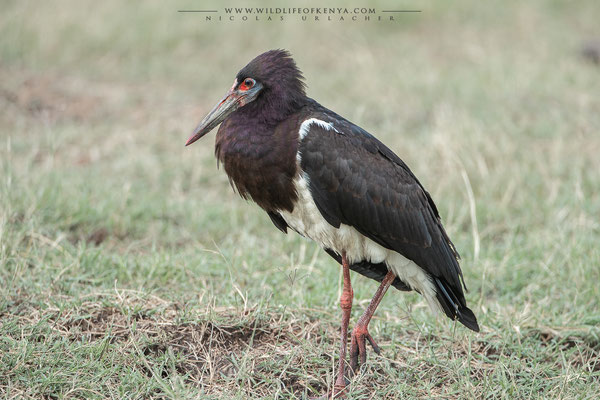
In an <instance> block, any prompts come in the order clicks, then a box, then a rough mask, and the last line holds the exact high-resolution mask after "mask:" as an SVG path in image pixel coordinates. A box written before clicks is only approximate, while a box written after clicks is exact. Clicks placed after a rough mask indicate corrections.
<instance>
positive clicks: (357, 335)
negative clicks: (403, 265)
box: [350, 271, 396, 372]
mask: <svg viewBox="0 0 600 400" xmlns="http://www.w3.org/2000/svg"><path fill="white" fill-rule="evenodd" d="M395 278H396V275H394V273H393V272H392V271H389V272H388V273H387V274H386V276H385V278H383V281H381V285H379V288H378V289H377V291H376V292H375V296H373V299H371V303H369V306H368V307H367V309H366V310H365V312H364V314H363V315H361V317H360V318H359V319H358V323H357V324H356V326H355V327H354V329H353V330H352V341H351V343H350V366H351V367H352V371H354V372H355V371H356V368H357V366H358V356H359V355H360V363H361V364H362V365H364V364H365V363H366V362H367V348H366V343H365V342H366V340H368V341H369V343H370V344H371V346H373V350H375V353H377V354H379V353H380V350H379V346H377V344H376V343H375V341H374V340H373V338H372V337H371V335H370V334H369V331H368V329H367V328H368V326H369V322H371V317H373V314H374V313H375V310H376V309H377V306H379V303H380V302H381V299H382V298H383V296H384V295H385V292H386V291H387V290H388V288H389V287H390V285H391V284H392V282H393V281H394V279H395Z"/></svg>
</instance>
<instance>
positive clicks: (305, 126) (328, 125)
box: [296, 118, 340, 165]
mask: <svg viewBox="0 0 600 400" xmlns="http://www.w3.org/2000/svg"><path fill="white" fill-rule="evenodd" d="M312 124H316V125H319V126H320V127H321V128H323V129H325V130H328V131H329V130H334V131H335V132H337V133H340V131H338V130H337V129H335V127H334V126H333V123H332V122H325V121H323V120H321V119H318V118H309V119H307V120H305V121H304V122H302V125H300V130H299V131H298V141H299V142H301V141H302V139H304V137H305V136H306V135H308V131H309V130H310V126H311V125H312ZM296 160H297V161H298V165H300V152H298V153H297V154H296Z"/></svg>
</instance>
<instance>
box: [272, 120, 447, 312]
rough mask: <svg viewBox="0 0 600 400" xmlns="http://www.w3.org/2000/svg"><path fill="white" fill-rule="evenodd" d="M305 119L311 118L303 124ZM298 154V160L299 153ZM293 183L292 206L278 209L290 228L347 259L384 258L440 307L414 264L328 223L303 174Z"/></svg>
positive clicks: (377, 260)
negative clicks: (286, 209) (290, 209)
mask: <svg viewBox="0 0 600 400" xmlns="http://www.w3.org/2000/svg"><path fill="white" fill-rule="evenodd" d="M308 121H311V120H307V121H305V122H304V123H303V124H302V125H304V124H306V123H307V122H308ZM317 121H318V120H317ZM301 132H302V129H301ZM297 158H298V162H299V163H300V154H299V153H298V156H297ZM294 184H295V187H296V191H297V193H298V200H297V201H296V203H295V204H294V210H293V211H292V212H288V211H278V212H279V214H281V216H282V217H283V219H284V220H285V222H286V223H287V224H288V225H289V227H290V228H292V229H293V230H295V231H296V232H298V233H299V234H301V235H302V236H305V237H308V238H310V239H312V240H314V241H315V242H317V243H319V244H320V245H321V246H322V247H323V248H328V249H332V250H334V251H335V252H337V253H338V254H342V252H344V251H345V252H346V257H347V258H348V261H349V262H350V263H355V262H360V261H364V260H366V261H370V262H372V263H381V262H385V263H386V265H387V267H388V269H389V270H391V271H393V272H394V274H395V275H396V276H397V277H398V278H400V280H402V281H403V282H405V283H407V284H408V285H409V286H410V287H411V288H413V289H415V290H417V291H419V293H421V294H422V295H423V296H424V297H425V299H426V301H427V303H428V304H429V307H430V308H431V309H432V310H433V311H434V312H438V311H441V306H440V304H439V302H438V300H437V299H436V290H435V287H434V285H433V283H432V282H431V279H430V278H429V277H428V275H427V274H426V273H425V272H424V271H423V270H422V269H421V268H420V267H419V266H418V265H417V264H415V263H414V262H413V261H411V260H409V259H407V258H406V257H404V256H402V255H401V254H399V253H397V252H395V251H392V250H388V249H386V248H385V247H383V246H380V245H379V244H377V243H375V242H374V241H372V240H371V239H369V238H367V237H366V236H364V235H362V234H361V233H360V232H358V231H357V230H356V229H354V228H353V227H351V226H349V225H344V224H341V225H340V227H339V228H335V227H333V226H332V225H330V224H329V223H328V222H327V221H326V220H325V218H323V216H322V215H321V213H320V212H319V209H318V208H317V205H316V204H315V202H314V200H313V198H312V195H311V193H310V189H309V182H308V176H306V174H304V173H301V174H300V175H299V176H298V177H296V179H295V180H294Z"/></svg>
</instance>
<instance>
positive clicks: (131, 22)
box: [0, 0, 600, 399]
mask: <svg viewBox="0 0 600 400" xmlns="http://www.w3.org/2000/svg"><path fill="white" fill-rule="evenodd" d="M338 3H339V2H338ZM481 3H483V2H481ZM199 4H200V3H197V2H193V1H191V0H188V1H175V2H159V1H155V2H117V1H112V0H111V1H104V2H94V1H80V2H68V1H57V2H35V1H16V0H9V1H6V2H4V3H3V7H2V8H3V10H2V14H1V15H0V60H1V61H0V109H1V110H2V112H1V113H0V396H1V397H2V398H6V399H17V398H26V399H29V398H31V399H41V398H43V399H74V398H87V399H101V398H113V399H116V398H119V399H120V398H128V399H140V398H153V399H162V398H173V399H175V398H177V399H184V398H207V399H231V398H233V399H248V398H265V399H270V398H277V399H288V398H302V397H303V396H314V395H317V394H319V393H323V392H324V391H325V389H326V388H327V387H328V386H331V385H332V382H333V377H334V375H333V374H334V363H335V360H336V356H337V351H338V345H339V343H338V340H337V338H338V334H337V332H338V324H339V320H340V312H339V307H338V304H337V300H338V298H339V292H340V268H339V266H337V265H336V264H335V262H333V260H331V259H330V258H329V257H328V256H327V255H326V254H325V253H324V252H322V251H321V250H320V249H319V248H318V247H317V246H316V245H315V244H313V243H312V242H308V241H305V240H303V239H301V238H299V237H297V236H296V235H292V234H290V235H287V236H285V235H282V234H281V233H280V232H279V231H278V230H276V229H275V228H274V227H273V226H272V224H271V222H270V221H269V219H268V218H267V216H266V215H265V214H264V213H263V212H262V211H260V210H259V209H258V207H256V206H255V205H253V204H250V203H246V202H245V201H243V200H241V199H239V198H238V197H237V196H236V195H235V194H234V193H233V192H232V190H231V188H230V187H229V184H228V181H227V178H226V176H225V174H224V172H223V171H218V170H217V169H216V166H215V164H216V163H215V160H214V157H213V154H212V153H213V141H214V133H213V134H211V135H209V136H208V137H206V138H204V139H203V140H202V141H201V142H199V143H197V144H195V145H194V146H192V147H190V148H184V146H183V144H184V143H185V140H186V138H187V136H188V135H189V133H190V132H191V129H192V128H193V127H194V126H195V124H196V123H197V122H198V121H199V119H200V118H201V117H202V116H203V115H204V114H205V113H206V112H207V111H208V110H209V109H210V107H211V106H212V105H213V104H214V103H215V102H216V101H217V100H219V99H220V98H221V96H222V95H223V94H224V93H225V92H226V91H227V89H228V88H229V87H230V85H231V82H232V81H233V78H234V76H235V74H236V73H237V71H238V69H240V68H241V67H242V66H243V65H245V63H246V62H248V61H249V60H250V59H251V58H253V57H254V56H255V55H257V54H259V53H261V52H263V51H265V50H267V49H271V48H286V49H289V50H290V51H291V52H292V53H293V54H294V56H295V58H296V61H297V62H298V64H299V66H300V68H301V69H302V70H303V71H304V74H305V77H306V80H307V83H308V87H309V89H308V92H309V95H311V96H312V97H314V98H316V99H318V100H319V101H320V102H321V103H322V104H324V105H325V106H327V107H329V108H331V109H333V110H335V111H337V112H338V113H340V114H341V115H343V116H345V117H347V118H348V119H350V120H351V121H353V122H355V123H357V124H359V125H361V126H362V127H364V128H366V129H367V130H368V131H370V132H371V133H373V134H375V135H376V136H378V137H379V138H380V139H381V140H383V141H384V142H385V143H387V144H388V145H389V146H390V147H391V148H392V149H393V150H394V151H395V152H397V153H398V154H399V155H400V156H401V157H402V158H403V159H404V160H405V161H406V162H407V163H408V164H409V165H410V166H411V168H412V170H413V171H414V172H415V174H416V175H417V176H418V177H419V178H420V179H421V181H422V183H423V184H424V185H425V187H426V188H428V190H429V191H430V192H431V194H432V196H433V198H434V200H435V201H436V203H437V205H438V208H439V209H440V213H441V215H442V217H443V220H444V223H445V226H446V228H447V230H448V232H449V234H450V236H451V237H452V239H453V241H454V243H455V244H456V246H457V248H458V249H459V251H460V253H461V255H462V259H463V261H462V267H463V271H464V274H465V281H466V282H467V286H468V287H469V289H470V291H469V293H468V296H467V300H468V302H469V304H470V305H471V308H472V309H473V310H474V312H475V314H476V315H477V316H478V319H479V322H480V325H481V328H482V331H481V333H479V334H475V333H473V332H470V331H468V330H467V329H465V328H463V327H462V326H460V325H456V324H454V323H452V322H451V321H448V320H446V319H441V318H440V319H436V318H435V317H434V316H432V314H431V313H430V311H429V310H428V308H427V307H426V304H425V302H424V301H423V300H422V299H421V298H420V297H419V296H418V295H417V294H414V293H411V294H406V293H400V292H398V291H396V290H393V289H392V290H390V292H389V293H388V294H387V296H386V297H385V298H384V300H383V302H382V304H381V306H380V307H379V310H378V312H377V314H376V316H375V318H374V320H373V323H372V325H371V333H372V334H373V336H374V337H375V338H376V340H378V342H379V344H380V345H382V348H383V352H382V355H381V356H376V355H375V354H373V353H370V354H369V355H370V357H369V360H368V365H367V366H366V368H365V369H364V373H363V374H361V375H360V376H359V377H357V378H356V379H355V380H354V381H353V383H352V385H351V387H350V388H351V390H350V395H349V398H351V399H384V398H385V399H412V398H437V399H447V398H453V399H474V398H485V399H532V398H534V399H538V398H539V399H595V398H598V395H599V393H600V328H599V324H600V285H599V282H600V268H599V267H600V246H599V243H600V156H599V154H600V68H599V67H598V66H597V65H594V64H593V63H590V62H587V61H586V60H585V59H583V58H582V57H581V56H580V54H579V50H580V46H581V44H582V43H583V42H584V41H585V40H587V39H589V38H591V37H594V35H596V36H598V35H600V32H599V31H598V12H599V11H600V10H599V7H598V4H597V1H596V0H589V1H580V2H576V3H574V2H560V1H541V0H540V1H530V2H519V1H507V2H504V1H503V2H496V3H492V2H486V3H485V5H484V4H479V2H478V3H475V2H472V3H471V2H466V1H461V2H452V3H448V4H446V2H441V1H439V2H436V1H419V2H412V3H410V2H403V3H402V4H401V5H398V4H397V3H392V2H384V1H380V2H374V3H373V5H372V6H373V7H376V8H377V10H385V9H389V8H390V7H400V8H406V9H415V8H418V9H421V10H422V11H423V12H421V13H413V14H405V15H399V16H398V17H397V21H395V22H374V21H370V22H368V21H344V22H341V21H337V22H336V21H332V22H327V21H318V22H315V21H312V22H310V21H304V22H303V21H301V20H299V19H298V18H290V19H288V20H286V21H284V22H278V21H276V22H265V21H259V22H256V21H247V22H244V21H241V20H236V21H233V22H230V21H222V22H216V21H212V22H207V21H205V20H204V19H203V18H204V16H203V15H199V14H182V13H177V10H178V9H184V8H192V9H194V8H202V5H204V4H205V3H202V4H201V5H199ZM215 4H216V5H215ZM257 4H258V5H263V6H264V5H270V6H273V7H277V6H282V4H281V3H277V2H274V1H261V2H260V3H257ZM314 4H317V3H314ZM335 4H336V2H332V3H331V5H335ZM365 4H366V3H365ZM359 5H362V4H359ZM212 6H214V7H215V8H218V9H219V10H221V11H220V13H221V14H222V15H223V12H222V8H221V7H222V6H220V5H218V4H217V3H216V2H214V4H213V5H212ZM352 279H353V285H354V289H355V296H356V297H355V303H354V304H355V307H354V310H353V317H352V320H351V324H352V322H355V321H356V319H357V318H358V316H359V315H360V314H361V313H362V311H363V309H364V308H365V306H366V304H368V301H369V299H370V298H371V296H372V294H373V293H374V291H375V289H376V284H375V283H374V282H373V281H370V280H367V279H365V278H362V277H359V276H357V275H353V276H352ZM351 326H352V325H351Z"/></svg>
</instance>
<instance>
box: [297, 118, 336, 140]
mask: <svg viewBox="0 0 600 400" xmlns="http://www.w3.org/2000/svg"><path fill="white" fill-rule="evenodd" d="M311 124H317V125H319V126H320V127H321V128H323V129H326V130H328V131H329V130H332V129H333V130H334V131H336V132H338V130H337V129H335V127H334V126H333V123H331V122H325V121H323V120H320V119H317V118H309V119H307V120H306V121H304V122H303V123H302V125H300V131H299V135H300V140H302V139H304V136H306V134H307V133H308V130H309V128H310V125H311Z"/></svg>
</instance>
